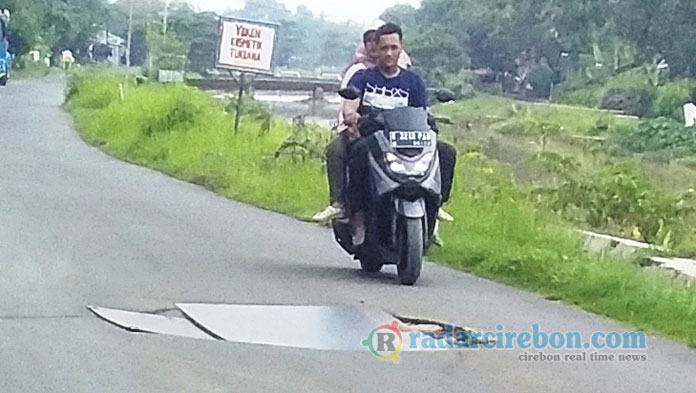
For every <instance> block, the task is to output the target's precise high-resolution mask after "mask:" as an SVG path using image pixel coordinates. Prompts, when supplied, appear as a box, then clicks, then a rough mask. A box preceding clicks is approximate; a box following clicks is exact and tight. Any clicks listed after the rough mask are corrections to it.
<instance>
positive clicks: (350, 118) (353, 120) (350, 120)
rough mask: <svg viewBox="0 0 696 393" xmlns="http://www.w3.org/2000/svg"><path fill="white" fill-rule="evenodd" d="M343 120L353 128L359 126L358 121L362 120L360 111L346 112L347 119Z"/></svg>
mask: <svg viewBox="0 0 696 393" xmlns="http://www.w3.org/2000/svg"><path fill="white" fill-rule="evenodd" d="M343 122H344V123H345V124H346V125H347V126H348V127H351V128H355V129H357V128H358V123H359V122H360V113H358V112H349V113H346V114H345V119H344V120H343Z"/></svg>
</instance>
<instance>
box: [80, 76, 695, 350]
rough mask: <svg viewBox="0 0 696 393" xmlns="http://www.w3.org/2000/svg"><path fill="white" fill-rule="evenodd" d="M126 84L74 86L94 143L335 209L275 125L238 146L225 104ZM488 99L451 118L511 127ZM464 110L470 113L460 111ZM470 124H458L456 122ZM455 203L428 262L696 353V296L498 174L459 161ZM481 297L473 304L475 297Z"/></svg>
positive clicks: (206, 178)
mask: <svg viewBox="0 0 696 393" xmlns="http://www.w3.org/2000/svg"><path fill="white" fill-rule="evenodd" d="M117 82H118V77H113V76H112V77H106V78H104V77H99V76H90V77H85V78H82V79H80V81H79V83H78V84H77V85H76V86H73V87H74V88H75V89H74V90H73V94H72V96H71V98H70V100H69V101H68V103H67V108H68V109H69V110H70V111H71V113H72V114H73V115H74V117H75V119H76V122H77V124H78V127H79V129H80V131H81V133H82V135H83V137H84V138H85V140H87V141H88V142H90V143H92V144H94V145H97V146H99V147H101V148H102V149H103V150H105V151H106V152H108V153H110V154H112V155H114V156H117V157H120V158H122V159H125V160H128V161H130V162H134V163H138V164H141V165H144V166H148V167H151V168H154V169H157V170H160V171H163V172H165V173H167V174H170V175H172V176H175V177H177V178H180V179H184V180H188V181H191V182H194V183H197V184H201V185H203V186H206V187H208V188H209V189H211V190H214V191H216V192H218V193H220V194H222V195H225V196H228V197H230V198H234V199H236V200H240V201H243V202H247V203H250V204H253V205H255V206H259V207H262V208H266V209H270V210H274V211H278V212H281V213H286V214H289V215H292V216H295V217H299V218H307V217H308V216H309V215H311V214H312V213H314V212H316V211H317V210H319V209H321V208H323V207H324V206H325V205H326V203H327V190H326V188H327V187H326V180H325V174H324V171H323V169H322V165H321V163H320V162H319V161H316V160H309V159H308V160H305V161H303V160H301V159H299V160H294V161H293V160H291V159H289V158H283V157H282V156H281V158H276V157H275V152H276V149H277V148H278V146H279V145H280V144H281V143H282V142H283V141H284V140H285V139H286V138H287V137H288V136H289V135H291V133H292V129H291V127H290V126H288V125H285V124H281V123H275V124H274V125H273V127H271V129H270V130H269V131H268V132H262V130H261V129H262V127H260V125H259V122H258V121H257V120H255V119H253V118H251V117H248V116H247V117H243V121H242V127H241V129H240V132H239V134H238V135H234V132H233V130H232V128H233V127H232V118H231V116H230V115H229V114H227V113H225V112H224V111H223V108H222V105H221V104H220V103H218V102H216V101H214V100H213V99H211V98H209V97H208V96H206V95H205V94H204V93H201V92H198V91H196V90H193V89H190V88H186V87H183V86H167V87H163V86H157V85H144V86H139V87H135V86H131V85H129V86H127V89H126V94H125V99H124V100H123V101H122V100H121V99H120V94H118V93H115V92H114V91H116V92H118V90H117V86H118V83H117ZM496 100H498V98H495V97H483V98H481V100H480V101H478V102H476V103H475V104H474V105H461V106H460V105H459V104H457V105H451V106H445V107H443V108H442V112H444V113H446V114H450V115H453V116H454V115H456V116H457V119H456V121H457V122H461V121H463V120H462V118H464V119H466V118H467V117H468V118H470V119H472V120H473V119H474V118H476V117H477V116H478V113H480V112H483V113H487V107H490V108H491V111H490V112H489V113H492V114H493V115H500V116H506V115H507V114H508V113H509V112H508V110H509V109H508V108H507V107H508V106H509V105H499V104H501V102H497V101H496ZM459 108H461V111H460V110H459ZM460 115H461V117H459V116H460ZM456 176H457V178H456V182H455V190H454V193H453V198H452V202H451V203H450V205H449V206H448V207H447V209H448V210H449V211H451V212H452V213H453V214H454V215H455V217H456V218H457V221H456V222H454V223H451V224H446V225H443V229H442V231H443V237H444V239H445V241H446V247H445V248H443V249H436V250H434V251H433V252H432V253H431V255H430V258H431V259H433V260H435V261H438V262H441V263H445V264H447V265H449V266H452V267H454V268H458V269H461V270H464V271H469V272H472V273H475V274H477V275H480V276H482V277H487V278H490V279H494V280H497V281H500V282H503V283H507V284H510V285H514V286H517V287H520V288H525V289H528V290H531V291H535V292H537V293H539V294H541V295H543V296H545V297H547V298H555V299H561V300H563V301H564V302H566V303H568V304H575V305H577V306H579V307H581V308H583V309H585V310H588V311H591V312H595V313H597V314H601V315H605V316H607V317H610V318H613V319H615V320H617V321H621V322H623V323H625V324H627V325H628V326H631V327H634V328H638V329H642V330H646V331H648V332H653V333H659V334H662V335H665V336H668V337H672V338H674V339H677V340H680V341H682V342H685V343H690V344H692V345H696V292H695V291H694V290H693V289H692V288H689V287H687V286H686V285H685V284H683V283H680V282H678V281H674V280H672V279H670V278H669V277H666V276H663V275H661V274H652V273H647V272H645V271H644V270H642V269H641V268H640V267H638V266H637V265H636V264H634V263H631V262H629V261H621V260H614V259H605V258H600V257H595V256H590V255H587V254H586V252H585V251H584V250H583V246H582V244H581V241H580V239H579V238H578V237H577V236H576V235H575V234H574V232H573V231H572V230H571V228H570V227H569V226H567V224H565V223H564V222H562V221H560V220H559V219H557V218H555V216H551V215H547V214H544V213H543V212H539V211H537V210H536V209H535V206H534V205H533V204H532V203H531V202H530V201H529V200H528V199H527V198H526V197H524V196H523V195H521V193H520V190H519V188H518V187H517V185H516V181H515V179H514V178H513V177H512V176H511V175H510V173H509V171H508V170H507V169H506V168H505V166H504V165H502V164H501V163H499V162H497V161H495V160H491V159H489V158H487V157H486V156H485V155H482V154H479V153H476V152H467V151H466V150H462V151H460V157H459V164H458V169H457V174H456ZM472 296H475V294H472Z"/></svg>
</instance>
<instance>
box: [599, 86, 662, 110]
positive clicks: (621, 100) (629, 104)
mask: <svg viewBox="0 0 696 393" xmlns="http://www.w3.org/2000/svg"><path fill="white" fill-rule="evenodd" d="M654 99H655V90H654V89H652V88H650V87H648V86H636V87H628V88H613V89H610V90H607V92H606V93H605V94H604V97H602V102H601V103H600V105H599V107H600V108H601V109H609V110H615V111H620V112H623V113H625V114H627V115H631V116H638V117H648V116H650V115H651V114H652V109H653V101H654Z"/></svg>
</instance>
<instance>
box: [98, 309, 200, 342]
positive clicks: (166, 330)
mask: <svg viewBox="0 0 696 393" xmlns="http://www.w3.org/2000/svg"><path fill="white" fill-rule="evenodd" d="M87 309H88V310H90V311H91V312H93V313H94V314H95V315H97V316H98V317H99V318H101V319H103V320H105V321H107V322H109V323H111V324H114V325H116V326H118V327H120V328H122V329H126V330H128V331H131V332H139V333H154V334H164V335H167V336H177V337H185V338H196V339H202V340H214V338H213V337H212V336H211V335H209V334H207V333H206V332H204V331H203V330H201V329H199V328H197V327H196V326H195V325H194V324H192V323H191V322H189V321H188V320H186V319H185V318H172V317H167V316H164V315H155V314H146V313H138V312H132V311H123V310H115V309H111V308H103V307H91V306H88V307H87Z"/></svg>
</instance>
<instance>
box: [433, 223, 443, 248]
mask: <svg viewBox="0 0 696 393" xmlns="http://www.w3.org/2000/svg"><path fill="white" fill-rule="evenodd" d="M433 244H434V245H436V246H438V247H444V245H445V242H444V241H442V238H441V237H440V220H435V230H434V231H433Z"/></svg>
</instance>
